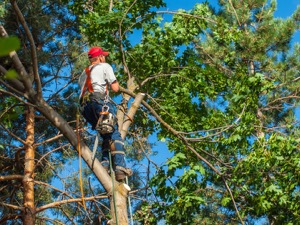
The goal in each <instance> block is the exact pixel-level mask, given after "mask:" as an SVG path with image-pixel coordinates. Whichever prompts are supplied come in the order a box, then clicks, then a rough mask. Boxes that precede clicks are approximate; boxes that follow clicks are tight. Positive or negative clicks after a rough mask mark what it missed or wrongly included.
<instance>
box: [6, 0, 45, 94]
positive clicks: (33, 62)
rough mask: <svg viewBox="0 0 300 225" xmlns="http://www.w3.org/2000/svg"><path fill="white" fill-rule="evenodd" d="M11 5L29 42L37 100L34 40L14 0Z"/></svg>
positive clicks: (36, 62) (39, 84)
mask: <svg viewBox="0 0 300 225" xmlns="http://www.w3.org/2000/svg"><path fill="white" fill-rule="evenodd" d="M11 4H12V5H13V8H14V10H15V12H16V14H17V16H18V18H19V20H20V21H21V24H22V26H23V28H24V30H25V33H26V35H27V37H28V39H29V42H30V49H31V51H30V52H31V60H32V66H33V76H34V80H35V84H36V87H37V94H38V98H42V87H41V80H40V76H39V72H38V61H37V54H36V47H35V43H34V39H33V36H32V34H31V32H30V29H29V27H28V25H27V23H26V21H25V18H24V16H23V14H22V12H21V10H20V9H19V7H18V5H17V2H16V0H12V1H11Z"/></svg>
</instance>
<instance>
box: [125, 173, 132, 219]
mask: <svg viewBox="0 0 300 225" xmlns="http://www.w3.org/2000/svg"><path fill="white" fill-rule="evenodd" d="M126 184H127V185H128V177H127V176H126ZM128 206H129V214H130V222H131V225H133V218H132V208H131V200H130V195H128Z"/></svg>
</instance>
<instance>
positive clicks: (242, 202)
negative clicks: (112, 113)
mask: <svg viewBox="0 0 300 225" xmlns="http://www.w3.org/2000/svg"><path fill="white" fill-rule="evenodd" d="M175 2H176V1H175ZM178 2H179V1H178ZM283 2H284V4H285V5H284V6H281V7H280V4H282V3H283ZM171 3H172V4H174V1H172V2H170V1H168V2H167V5H165V4H164V3H163V1H160V0H156V1H138V0H127V1H122V2H120V1H100V0H99V1H82V2H81V1H75V2H69V1H51V2H48V1H34V3H33V4H32V5H28V4H27V3H26V1H3V3H1V5H0V16H1V17H0V24H1V26H0V27H1V36H2V37H7V36H9V37H12V36H15V37H18V39H19V41H20V44H19V46H18V42H17V41H16V40H15V39H13V38H12V39H7V38H6V39H5V40H4V39H1V41H2V42H1V43H2V44H1V50H0V51H1V52H2V51H3V53H1V54H2V56H3V57H2V58H1V59H0V72H1V80H0V81H1V89H0V91H1V96H0V97H1V103H0V107H1V115H0V119H1V137H0V138H1V142H0V143H1V144H0V169H1V176H0V182H1V186H0V187H1V188H0V205H1V208H0V216H1V217H0V222H1V223H4V224H22V223H24V221H25V219H24V218H26V215H27V216H28V214H30V213H32V212H34V215H35V217H34V218H35V222H36V224H63V223H64V224H84V223H85V222H86V221H89V223H94V224H97V223H98V224H101V223H104V222H105V221H107V220H108V219H109V218H110V216H111V215H110V210H109V207H108V206H107V205H108V202H107V193H106V192H105V191H104V190H103V183H102V184H101V182H99V178H98V176H95V175H94V174H93V170H91V169H90V168H88V167H87V166H86V165H85V164H84V165H83V173H84V176H83V186H84V190H83V191H81V190H80V179H79V174H78V173H79V167H78V165H79V163H80V160H79V161H78V154H77V151H75V150H74V149H76V147H77V145H76V144H77V142H76V140H74V137H75V139H76V135H75V132H76V128H77V127H78V126H76V123H75V122H76V121H75V119H76V112H77V111H78V110H77V104H76V103H77V102H78V87H77V84H76V79H77V78H78V76H79V74H80V73H81V71H82V69H83V68H84V67H85V66H86V65H87V63H88V62H87V57H86V50H87V49H88V48H89V47H90V46H92V45H101V46H103V47H104V48H105V49H107V50H109V51H110V52H111V55H110V58H109V62H110V63H111V64H113V65H114V68H115V72H116V74H117V76H118V79H119V80H120V83H121V85H122V87H123V88H122V89H121V91H122V96H121V97H115V98H114V100H115V101H116V102H117V103H118V109H119V111H120V112H121V114H122V112H123V117H122V118H121V120H120V121H121V123H122V124H124V123H126V121H127V120H128V117H127V116H126V113H125V112H126V111H127V108H130V106H131V105H132V102H133V99H134V98H135V97H136V96H137V95H138V93H145V98H144V100H143V101H142V102H141V107H140V109H139V110H138V112H137V113H136V115H135V117H134V123H133V124H131V127H130V130H129V131H128V133H126V134H127V138H126V141H127V142H126V147H127V160H128V164H129V165H130V166H131V167H132V168H133V169H134V172H135V173H134V175H133V176H132V177H130V178H129V185H130V187H131V189H132V191H131V192H130V194H129V196H130V199H131V206H130V207H129V209H130V213H129V215H132V218H130V221H131V222H132V223H136V224H158V223H161V224H164V223H165V224H256V223H260V224H297V222H298V221H299V217H300V209H299V207H300V206H299V204H298V202H299V198H300V196H299V179H300V178H299V176H300V173H299V170H300V169H299V167H300V165H299V161H300V160H299V159H300V156H299V141H300V139H299V117H297V109H298V110H299V108H298V107H299V62H300V60H299V55H300V54H299V53H300V48H299V43H298V42H299V41H297V40H299V39H298V38H299V20H300V10H299V7H297V8H296V6H298V3H297V1H291V2H290V4H287V3H286V2H285V1H278V8H277V6H276V1H263V0H247V1H235V0H228V1H223V0H220V1H219V3H216V2H215V1H214V2H208V3H201V4H196V3H198V1H190V2H189V4H191V6H190V7H189V5H188V4H186V3H182V4H184V7H181V8H184V9H185V10H176V11H172V8H169V7H168V4H171ZM209 3H211V5H210V4H209ZM292 5H294V6H295V7H294V8H293V9H292V10H291V11H290V12H288V14H285V15H284V14H282V15H284V16H283V17H284V18H280V15H279V14H277V13H279V11H281V10H282V9H287V8H288V7H287V6H292ZM170 7H175V6H170ZM176 7H177V6H176ZM274 13H275V17H274ZM281 13H284V12H283V11H281ZM281 13H280V14H281ZM287 15H288V16H287ZM3 43H4V44H3ZM11 50H17V55H16V54H12V53H10V55H9V56H7V55H8V53H9V52H11ZM28 115H34V121H35V123H34V122H33V123H30V118H31V117H28ZM119 115H120V114H119ZM26 118H27V120H26ZM28 118H29V120H28ZM30 126H32V127H34V133H33V136H34V138H33V139H30V137H33V136H32V134H31V133H30V131H32V128H31V129H28V128H29V127H30ZM69 128H70V129H69ZM74 131H75V132H74ZM72 132H73V133H72ZM74 135H75V136H74ZM81 136H82V138H84V140H85V142H86V143H87V145H88V146H90V149H92V147H93V144H94V140H95V132H94V131H92V130H90V129H87V130H84V131H82V132H81ZM30 148H32V150H33V151H34V153H35V154H34V155H33V156H28V155H26V154H27V153H28V152H30ZM28 157H29V158H28ZM31 157H33V158H34V160H31V159H32V158H31ZM97 157H100V151H98V152H97ZM28 159H29V160H28ZM28 161H30V162H31V161H32V162H31V163H33V165H34V166H33V167H32V171H31V172H28V170H27V169H26V168H27V167H26V166H28ZM28 168H30V167H28ZM101 173H102V171H101V169H100V174H101ZM103 176H104V175H103ZM28 180H30V182H31V183H32V184H33V186H32V187H33V188H32V187H29V186H26V184H27V183H26V181H28ZM104 186H105V185H104ZM32 189H33V190H34V204H33V205H31V206H26V205H24V204H25V203H26V201H25V200H26V193H28V192H27V191H26V190H32ZM82 193H85V197H86V202H85V204H86V205H87V207H86V208H85V207H83V203H82V199H81V196H82ZM24 199H25V200H24ZM24 202H25V203H24ZM27 209H30V210H27ZM28 212H30V213H28ZM83 221H84V222H83ZM25 224H26V223H25Z"/></svg>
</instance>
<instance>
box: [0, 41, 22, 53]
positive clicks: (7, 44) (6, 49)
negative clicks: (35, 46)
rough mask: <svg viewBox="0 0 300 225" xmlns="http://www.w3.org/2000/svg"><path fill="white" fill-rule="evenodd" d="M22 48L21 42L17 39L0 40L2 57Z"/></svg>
mask: <svg viewBox="0 0 300 225" xmlns="http://www.w3.org/2000/svg"><path fill="white" fill-rule="evenodd" d="M19 48H20V41H19V39H18V38H16V37H9V38H0V49H1V50H0V57H1V56H5V55H8V54H9V53H10V52H11V51H15V50H18V49H19Z"/></svg>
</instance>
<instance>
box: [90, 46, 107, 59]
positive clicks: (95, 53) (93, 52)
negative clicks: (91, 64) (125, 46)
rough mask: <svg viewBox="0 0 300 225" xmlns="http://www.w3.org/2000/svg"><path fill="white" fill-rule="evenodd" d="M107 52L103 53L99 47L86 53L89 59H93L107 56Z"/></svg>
mask: <svg viewBox="0 0 300 225" xmlns="http://www.w3.org/2000/svg"><path fill="white" fill-rule="evenodd" d="M108 54H109V52H105V51H103V49H102V48H100V47H92V48H91V49H90V50H89V51H88V56H89V58H95V57H97V56H99V55H104V56H108Z"/></svg>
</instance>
